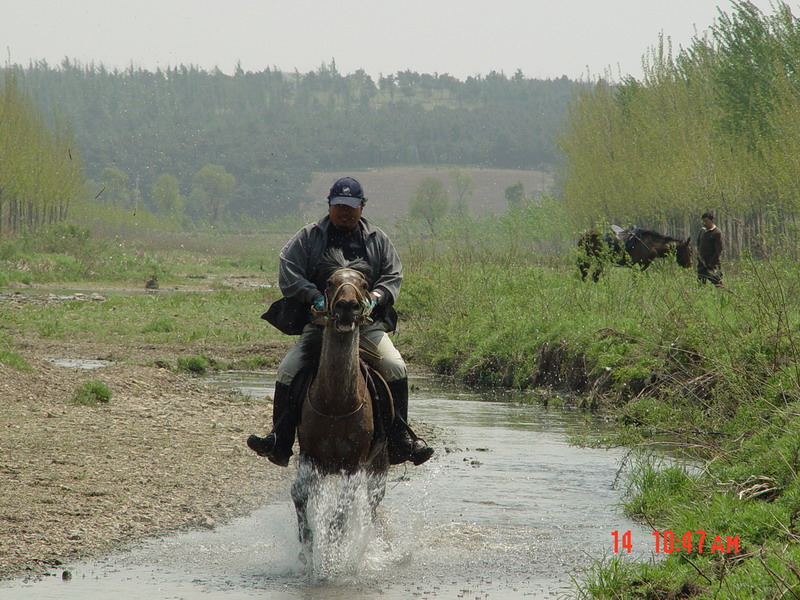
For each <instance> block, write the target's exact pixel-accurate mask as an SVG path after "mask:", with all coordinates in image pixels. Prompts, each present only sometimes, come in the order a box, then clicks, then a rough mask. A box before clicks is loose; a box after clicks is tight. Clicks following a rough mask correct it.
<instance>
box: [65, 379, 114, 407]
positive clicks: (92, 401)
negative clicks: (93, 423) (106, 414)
mask: <svg viewBox="0 0 800 600" xmlns="http://www.w3.org/2000/svg"><path fill="white" fill-rule="evenodd" d="M109 400H111V390H110V389H109V388H108V386H107V385H106V384H105V383H103V382H102V381H98V380H97V379H92V380H90V381H87V382H85V383H83V384H81V386H80V387H79V388H78V389H77V390H75V393H74V394H73V395H72V403H73V404H82V405H85V406H96V405H97V404H108V402H109Z"/></svg>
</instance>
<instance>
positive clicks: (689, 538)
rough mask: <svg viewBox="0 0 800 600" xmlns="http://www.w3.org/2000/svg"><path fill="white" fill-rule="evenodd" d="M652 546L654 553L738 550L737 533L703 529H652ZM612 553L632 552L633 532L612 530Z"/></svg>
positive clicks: (735, 551)
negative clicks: (682, 530) (720, 533)
mask: <svg viewBox="0 0 800 600" xmlns="http://www.w3.org/2000/svg"><path fill="white" fill-rule="evenodd" d="M652 535H653V538H654V547H653V550H654V551H655V553H656V554H660V553H662V552H663V553H666V554H671V553H673V552H686V553H696V554H704V553H712V554H734V553H738V552H739V536H738V535H725V536H724V537H723V536H722V535H719V534H717V535H712V534H708V532H706V531H705V530H703V529H697V530H694V531H685V532H679V533H676V532H674V531H670V530H669V529H667V530H665V531H654V532H653V534H652ZM611 537H613V538H614V553H615V554H616V553H619V552H633V534H632V533H631V532H630V531H612V532H611Z"/></svg>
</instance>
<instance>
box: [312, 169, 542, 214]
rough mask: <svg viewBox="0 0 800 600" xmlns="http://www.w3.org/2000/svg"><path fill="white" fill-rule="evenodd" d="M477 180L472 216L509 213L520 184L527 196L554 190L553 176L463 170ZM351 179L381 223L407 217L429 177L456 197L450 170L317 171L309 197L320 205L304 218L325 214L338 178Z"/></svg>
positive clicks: (517, 171) (504, 170) (486, 170)
mask: <svg viewBox="0 0 800 600" xmlns="http://www.w3.org/2000/svg"><path fill="white" fill-rule="evenodd" d="M462 170H463V171H464V172H467V173H469V174H470V175H472V177H473V178H474V179H475V185H476V189H475V193H474V194H473V195H472V196H471V197H469V198H468V205H469V207H470V210H471V211H472V214H474V215H486V214H499V213H502V212H505V211H506V210H507V209H508V203H507V202H506V198H505V190H506V188H507V187H509V186H511V185H514V184H515V183H517V182H518V181H521V182H522V183H523V185H524V186H525V193H526V194H527V195H531V194H533V193H535V194H537V195H539V194H541V193H542V192H543V191H544V192H547V191H548V190H550V189H551V188H552V186H553V175H552V173H545V172H542V171H521V170H516V169H477V168H473V169H470V168H462ZM345 175H349V176H351V177H355V178H356V179H358V180H359V181H360V182H361V184H362V185H363V186H364V189H365V190H366V194H367V198H368V199H369V202H368V203H367V206H366V209H365V215H366V216H367V217H369V218H372V219H374V220H376V221H379V222H391V221H394V220H396V219H398V218H400V217H403V216H405V215H407V214H408V200H409V198H410V197H411V196H412V194H413V193H414V190H415V188H416V187H417V185H418V184H419V182H420V181H421V180H422V179H423V178H425V177H428V176H434V177H439V178H440V179H441V180H442V181H443V182H444V183H445V184H446V185H447V187H448V189H449V191H450V197H451V200H453V199H455V197H456V194H455V190H454V188H453V183H452V181H451V176H450V169H449V168H445V167H442V168H436V167H393V168H387V169H373V170H368V171H358V170H355V171H352V170H351V171H347V172H330V171H316V172H314V173H313V174H312V179H311V183H310V184H309V186H308V188H307V191H308V194H309V195H310V196H311V197H312V198H315V199H316V200H318V202H314V203H308V204H306V205H304V206H303V214H304V215H305V217H306V218H307V219H309V220H311V219H314V218H316V217H317V215H319V214H324V212H325V198H326V197H327V195H328V189H329V188H330V186H331V184H332V183H333V182H334V181H335V180H336V179H337V178H339V177H342V176H345Z"/></svg>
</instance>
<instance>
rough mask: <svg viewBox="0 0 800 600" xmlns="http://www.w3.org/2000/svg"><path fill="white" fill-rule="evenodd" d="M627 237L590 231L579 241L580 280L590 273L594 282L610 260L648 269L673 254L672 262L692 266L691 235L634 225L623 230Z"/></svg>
mask: <svg viewBox="0 0 800 600" xmlns="http://www.w3.org/2000/svg"><path fill="white" fill-rule="evenodd" d="M626 235H627V237H628V239H627V240H626V241H624V242H623V241H621V240H620V239H618V238H617V237H616V236H615V235H613V234H611V233H609V234H606V235H601V234H600V233H599V232H598V231H596V230H594V229H593V230H590V231H587V232H586V233H584V234H583V235H581V237H580V239H579V240H578V249H579V253H580V254H579V258H578V269H579V270H580V272H581V279H583V280H584V281H586V277H587V276H588V275H589V273H590V272H591V274H592V280H593V281H595V282H596V281H597V280H598V279H600V275H601V274H602V273H603V269H604V267H605V265H606V264H608V263H612V264H617V265H622V266H628V267H638V268H640V269H641V270H642V271H644V270H645V269H647V267H649V266H650V264H651V263H652V262H653V261H654V260H655V259H657V258H664V257H665V256H667V255H669V254H670V253H673V252H674V253H675V261H676V262H677V263H678V264H679V265H680V266H681V267H683V268H684V269H688V268H689V267H691V266H692V244H691V238H686V239H685V240H679V239H678V238H674V237H671V236H668V235H664V234H661V233H658V232H656V231H651V230H649V229H639V228H633V229H631V230H628V231H627V232H626Z"/></svg>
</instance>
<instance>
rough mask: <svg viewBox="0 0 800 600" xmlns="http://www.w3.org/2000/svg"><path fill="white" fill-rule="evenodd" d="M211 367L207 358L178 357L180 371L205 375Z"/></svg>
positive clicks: (194, 356) (195, 356)
mask: <svg viewBox="0 0 800 600" xmlns="http://www.w3.org/2000/svg"><path fill="white" fill-rule="evenodd" d="M210 366H211V361H209V360H208V359H207V358H206V357H205V356H197V355H193V356H179V357H178V371H183V372H189V373H195V374H203V373H205V372H206V371H207V370H208V368H209V367H210Z"/></svg>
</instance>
